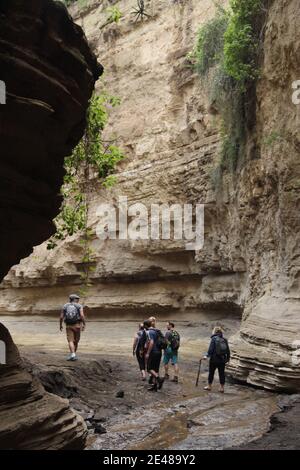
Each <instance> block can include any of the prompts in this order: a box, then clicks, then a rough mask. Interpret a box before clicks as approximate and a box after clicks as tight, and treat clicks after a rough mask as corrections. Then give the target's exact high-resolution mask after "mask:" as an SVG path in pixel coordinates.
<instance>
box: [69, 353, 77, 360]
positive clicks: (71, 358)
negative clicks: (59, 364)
mask: <svg viewBox="0 0 300 470" xmlns="http://www.w3.org/2000/svg"><path fill="white" fill-rule="evenodd" d="M74 357H76V356H75V355H73V354H70V356H69V357H67V361H74Z"/></svg>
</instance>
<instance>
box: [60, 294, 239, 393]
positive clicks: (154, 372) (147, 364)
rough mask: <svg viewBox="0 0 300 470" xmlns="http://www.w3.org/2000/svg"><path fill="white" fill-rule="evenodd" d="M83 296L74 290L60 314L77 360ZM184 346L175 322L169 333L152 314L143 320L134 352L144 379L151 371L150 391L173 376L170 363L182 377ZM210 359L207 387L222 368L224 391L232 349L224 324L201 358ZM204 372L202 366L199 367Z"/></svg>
mask: <svg viewBox="0 0 300 470" xmlns="http://www.w3.org/2000/svg"><path fill="white" fill-rule="evenodd" d="M79 300H80V298H79V296H78V295H76V294H71V295H70V296H69V302H68V303H66V304H65V305H64V306H63V309H62V312H61V315H60V331H62V330H63V323H65V324H66V333H67V341H68V344H69V349H70V355H69V357H68V358H67V360H68V361H77V360H78V357H77V349H78V344H79V341H80V334H81V331H83V330H84V329H85V316H84V312H83V307H82V305H81V304H80V303H79ZM179 348H180V334H179V333H178V332H177V331H176V330H175V324H174V323H173V322H171V321H168V322H167V331H166V333H165V334H163V333H162V332H161V330H159V329H158V328H157V327H156V318H155V317H150V318H148V320H145V321H144V322H143V323H140V324H139V329H138V331H137V333H136V335H135V337H134V341H133V350H132V352H133V355H134V356H136V358H137V361H138V364H139V369H140V372H141V378H142V380H143V381H145V380H146V379H147V374H148V375H149V385H150V387H149V388H148V390H149V391H154V392H157V390H160V389H161V388H162V386H163V384H164V381H165V380H168V379H169V378H170V375H169V366H170V363H171V365H172V366H173V367H174V377H173V379H172V382H174V383H178V381H179V366H178V351H179ZM162 359H163V365H164V375H163V376H161V375H160V365H161V360H162ZM202 359H209V374H208V384H207V386H206V387H204V389H205V390H207V391H210V390H211V388H212V383H213V380H214V375H215V371H216V370H217V369H218V373H219V380H220V389H219V391H220V392H221V393H224V385H225V366H226V364H227V363H228V362H229V361H230V349H229V345H228V341H227V339H226V338H224V337H223V331H222V328H221V327H219V326H216V327H215V328H214V329H213V332H212V336H211V340H210V345H209V348H208V352H207V354H205V355H204V356H203V357H202V358H201V359H200V365H201V361H202ZM199 373H200V369H199Z"/></svg>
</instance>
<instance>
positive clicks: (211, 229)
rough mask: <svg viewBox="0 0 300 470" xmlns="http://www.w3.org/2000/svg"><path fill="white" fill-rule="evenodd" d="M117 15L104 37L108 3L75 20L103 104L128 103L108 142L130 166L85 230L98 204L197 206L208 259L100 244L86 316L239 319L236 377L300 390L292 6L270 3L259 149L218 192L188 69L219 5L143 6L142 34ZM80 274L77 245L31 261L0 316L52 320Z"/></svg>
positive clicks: (38, 252)
mask: <svg viewBox="0 0 300 470" xmlns="http://www.w3.org/2000/svg"><path fill="white" fill-rule="evenodd" d="M117 3H118V6H119V8H120V9H121V11H122V12H123V14H124V17H123V19H122V20H121V22H120V23H119V24H113V25H108V26H106V27H104V28H102V26H103V24H104V23H105V21H106V13H105V8H106V6H107V5H106V3H105V2H103V3H101V5H99V3H98V2H95V1H90V2H89V3H88V8H87V9H83V10H80V9H78V8H77V9H76V8H74V9H73V10H72V13H73V15H74V18H75V20H76V21H77V22H78V23H79V24H81V26H83V27H84V29H85V31H86V34H87V36H88V37H89V39H90V41H91V43H92V44H93V46H94V49H95V51H96V53H97V54H98V55H99V54H100V53H102V50H103V49H105V50H106V55H105V56H104V57H103V61H104V63H105V64H106V78H107V80H108V81H109V84H110V86H109V91H110V92H112V93H114V94H116V95H117V96H120V98H121V100H122V104H121V106H120V107H119V108H117V109H116V110H114V111H113V112H112V115H111V121H110V124H109V129H108V135H110V134H111V132H113V133H115V134H116V135H117V136H118V137H119V142H118V143H119V145H121V146H122V147H123V148H124V150H125V153H126V154H127V159H126V160H125V161H124V162H123V163H122V164H121V165H120V167H119V170H118V184H117V186H116V187H114V188H113V189H111V190H101V189H99V186H98V185H96V184H95V190H94V192H93V203H92V208H91V213H90V225H91V227H93V228H94V229H95V227H96V223H97V217H96V210H97V206H98V205H99V203H100V202H104V201H109V202H111V201H112V202H113V203H114V204H116V203H117V200H118V196H119V195H125V196H127V197H128V202H129V204H131V203H134V202H143V203H144V204H146V205H147V206H148V207H149V206H150V204H151V203H169V204H170V203H174V202H176V203H186V202H188V203H193V204H195V203H199V202H201V203H204V204H205V205H206V208H205V245H204V248H203V250H201V251H198V252H189V251H186V250H185V248H184V246H183V244H182V243H179V242H168V241H156V242H155V243H150V242H142V241H135V242H133V241H119V240H117V241H116V240H106V241H100V240H98V239H96V237H95V240H94V242H93V248H94V251H95V260H94V264H95V271H94V273H93V285H92V287H91V289H90V291H89V295H88V298H87V299H86V300H87V305H88V307H89V308H90V310H91V311H92V312H94V313H95V314H97V315H116V314H128V315H131V316H134V317H136V318H140V317H142V316H144V315H147V314H148V313H150V312H156V313H157V314H162V313H168V314H170V315H172V316H176V315H179V316H181V317H182V316H184V315H187V314H188V313H193V314H197V312H199V311H200V310H203V309H205V310H207V311H208V312H209V311H211V310H215V309H222V310H224V312H227V314H228V315H230V314H231V313H232V312H236V311H237V312H243V319H242V324H241V331H240V333H239V334H238V335H237V336H236V337H234V338H233V339H232V349H233V355H232V362H231V366H230V370H231V373H232V375H233V376H234V377H236V378H238V379H240V380H242V381H246V382H248V383H252V384H255V385H260V386H263V387H266V388H271V389H279V390H282V389H285V390H296V389H299V388H300V369H299V361H298V352H297V346H298V347H299V344H300V343H299V340H300V321H299V315H298V314H297V309H298V306H299V259H300V253H299V246H300V245H299V217H298V208H299V181H300V168H299V162H300V160H299V150H300V142H299V106H296V105H294V104H293V102H292V82H293V81H294V80H297V79H299V77H298V75H297V73H298V70H299V54H298V49H299V43H300V36H299V30H298V28H297V18H298V15H299V2H298V1H297V0H274V1H273V2H271V6H270V8H269V11H268V16H267V24H266V30H265V38H264V44H263V46H264V59H263V64H262V73H261V78H260V80H259V83H258V87H257V97H256V108H257V109H256V127H255V129H253V134H255V137H256V140H257V146H256V148H255V149H252V151H249V152H248V154H247V155H246V156H245V159H244V162H243V165H242V166H241V168H240V169H239V171H238V172H237V173H236V174H235V175H233V174H231V173H225V174H224V175H223V180H222V184H220V185H219V187H217V188H216V184H215V182H214V180H213V177H212V175H213V174H214V171H215V169H216V168H217V166H218V162H219V147H220V134H219V127H218V126H217V122H218V116H216V115H215V114H213V113H212V109H211V107H210V105H209V100H208V90H207V88H206V84H205V83H201V82H200V81H199V78H198V77H197V76H196V74H194V73H193V71H192V70H191V68H189V67H188V61H187V59H186V54H187V53H188V52H189V51H190V50H191V48H192V47H193V44H194V41H195V36H196V32H197V29H198V27H199V25H200V24H203V23H205V22H206V21H207V20H209V19H210V18H211V17H212V16H213V15H214V6H213V2H211V1H210V0H200V1H199V0H190V1H185V2H171V1H170V2H165V1H162V0H161V1H159V0H158V1H157V2H146V3H147V9H148V12H149V14H151V15H152V17H151V18H150V19H147V20H145V21H143V22H139V21H137V22H135V21H134V18H133V16H132V15H131V14H130V13H131V10H132V2H129V1H128V0H123V1H119V2H117ZM226 3H227V2H226V1H224V2H223V4H224V5H225V4H226ZM249 144H250V143H249ZM249 149H250V145H249ZM250 150H251V149H250ZM253 150H255V151H253ZM81 269H82V255H81V249H80V243H79V239H78V238H77V237H73V238H71V239H69V240H67V241H66V242H64V243H62V245H61V246H60V247H59V249H58V250H57V251H54V252H52V253H51V254H49V252H47V250H46V248H45V246H43V245H42V246H41V247H38V248H36V249H35V252H34V254H33V256H31V257H30V258H29V259H27V260H25V261H23V262H21V264H20V265H19V266H16V267H14V268H13V269H12V270H11V272H10V274H9V275H8V276H7V277H6V279H5V281H4V283H3V284H2V295H1V300H0V302H1V304H0V309H1V311H2V312H5V313H7V312H8V313H11V314H22V313H32V314H41V313H42V314H43V313H46V312H47V313H54V312H57V310H58V308H59V305H60V304H61V303H62V302H64V300H65V296H66V294H67V293H69V292H70V291H72V290H74V289H77V288H78V286H79V284H80V272H81ZM41 293H42V295H41Z"/></svg>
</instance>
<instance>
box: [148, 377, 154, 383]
mask: <svg viewBox="0 0 300 470" xmlns="http://www.w3.org/2000/svg"><path fill="white" fill-rule="evenodd" d="M148 384H149V385H152V384H153V376H152V375H150V377H149V380H148Z"/></svg>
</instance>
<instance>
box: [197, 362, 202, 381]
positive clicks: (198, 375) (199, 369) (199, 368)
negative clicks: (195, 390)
mask: <svg viewBox="0 0 300 470" xmlns="http://www.w3.org/2000/svg"><path fill="white" fill-rule="evenodd" d="M201 364H202V359H200V361H199V367H198V374H197V380H196V387H198V384H199V377H200V371H201Z"/></svg>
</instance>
